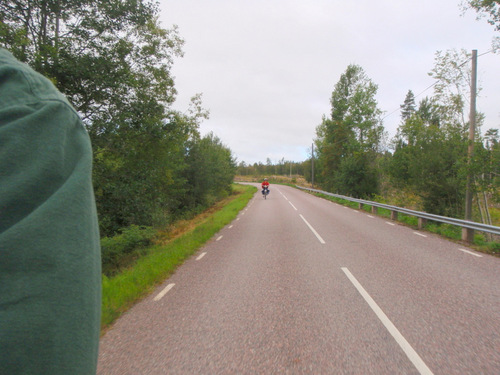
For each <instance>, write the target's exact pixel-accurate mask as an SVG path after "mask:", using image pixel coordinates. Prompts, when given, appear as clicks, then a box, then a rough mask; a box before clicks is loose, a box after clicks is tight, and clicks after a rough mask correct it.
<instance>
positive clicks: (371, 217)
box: [366, 215, 375, 219]
mask: <svg viewBox="0 0 500 375" xmlns="http://www.w3.org/2000/svg"><path fill="white" fill-rule="evenodd" d="M366 216H368V217H369V218H370V219H375V218H374V217H373V216H371V215H366Z"/></svg>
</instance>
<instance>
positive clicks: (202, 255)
mask: <svg viewBox="0 0 500 375" xmlns="http://www.w3.org/2000/svg"><path fill="white" fill-rule="evenodd" d="M205 255H207V253H201V254H200V256H199V257H198V258H196V260H200V259H201V258H203V257H204V256H205Z"/></svg>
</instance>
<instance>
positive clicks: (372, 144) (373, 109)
mask: <svg viewBox="0 0 500 375" xmlns="http://www.w3.org/2000/svg"><path fill="white" fill-rule="evenodd" d="M376 93H377V85H375V84H374V83H373V82H372V81H371V80H370V79H369V78H368V77H367V76H366V74H365V72H364V71H363V69H362V68H361V67H360V66H358V65H349V66H348V67H347V69H346V71H345V73H343V74H342V75H341V77H340V80H339V81H338V82H337V84H336V85H335V89H334V91H333V92H332V97H331V101H330V102H331V105H332V110H331V114H330V117H326V116H323V121H322V123H321V125H319V126H318V127H317V129H316V134H317V139H316V141H315V143H316V146H317V153H318V162H319V163H318V164H319V165H318V170H319V171H321V176H320V182H321V183H322V184H323V186H324V187H325V188H326V189H331V190H336V191H339V192H341V193H344V194H355V195H357V196H369V195H371V194H374V193H375V192H376V191H377V186H376V185H377V184H376V181H374V180H372V179H371V177H369V176H372V173H365V174H364V176H366V178H369V179H370V180H371V183H370V184H367V183H361V182H360V181H359V180H356V181H355V180H352V179H350V178H347V177H348V176H347V174H346V173H339V171H340V170H341V168H344V169H345V170H351V169H352V167H353V166H356V165H357V166H363V168H368V169H371V168H375V165H374V164H373V163H368V164H366V163H364V162H363V163H360V160H364V159H365V156H367V155H370V157H367V159H366V160H372V161H373V159H374V156H375V155H376V153H377V152H378V151H380V144H381V139H382V136H383V127H382V125H381V120H380V115H381V113H382V112H381V110H380V109H379V108H378V106H377V101H376V99H375V95H376ZM360 155H365V156H363V157H362V156H360ZM350 158H352V159H353V160H349V161H346V160H347V159H350ZM342 165H343V167H342ZM364 171H365V172H368V170H367V169H364ZM337 174H338V175H337ZM360 186H363V187H364V188H363V189H360ZM368 187H369V188H368Z"/></svg>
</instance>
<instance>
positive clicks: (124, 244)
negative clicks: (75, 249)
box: [101, 225, 156, 276]
mask: <svg viewBox="0 0 500 375" xmlns="http://www.w3.org/2000/svg"><path fill="white" fill-rule="evenodd" d="M155 234H156V230H155V229H153V228H152V227H146V226H138V225H131V226H130V227H128V228H124V229H122V230H121V233H120V234H118V235H116V236H113V237H104V238H102V239H101V256H102V271H103V273H104V274H105V275H108V276H109V275H111V274H113V273H115V272H116V271H117V270H118V269H119V268H120V265H121V264H122V263H123V259H124V258H126V257H130V256H131V255H132V254H134V253H136V252H137V251H138V250H141V249H144V248H146V247H148V246H150V245H151V244H152V242H153V238H154V236H155Z"/></svg>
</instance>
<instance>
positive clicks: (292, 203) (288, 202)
mask: <svg viewBox="0 0 500 375" xmlns="http://www.w3.org/2000/svg"><path fill="white" fill-rule="evenodd" d="M288 203H290V204H291V205H292V207H293V208H294V209H295V211H298V210H297V207H295V206H294V205H293V203H292V202H290V201H288Z"/></svg>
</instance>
